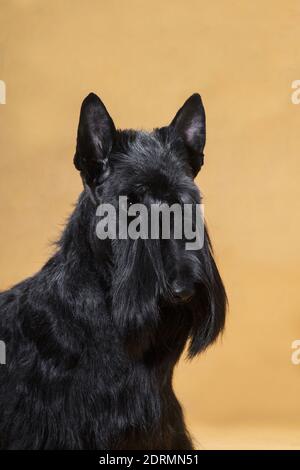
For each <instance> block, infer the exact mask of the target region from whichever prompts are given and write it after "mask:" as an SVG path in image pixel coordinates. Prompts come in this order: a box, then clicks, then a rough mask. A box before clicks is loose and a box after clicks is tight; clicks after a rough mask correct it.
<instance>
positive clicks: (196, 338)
mask: <svg viewBox="0 0 300 470" xmlns="http://www.w3.org/2000/svg"><path fill="white" fill-rule="evenodd" d="M205 138H206V132H205V112H204V107H203V104H202V101H201V98H200V96H199V95H198V94H194V95H192V96H191V97H190V98H189V99H188V100H187V101H186V102H185V103H184V105H183V106H182V108H180V109H179V111H178V112H177V114H176V116H175V118H174V119H173V120H172V122H171V124H170V125H169V126H166V127H162V128H159V129H155V130H154V131H152V132H150V133H146V132H141V131H132V130H125V131H120V130H116V128H115V125H114V123H113V120H112V119H111V117H110V115H109V114H108V112H107V110H106V108H105V106H104V104H103V103H102V101H101V100H100V99H99V98H98V97H97V96H96V95H94V94H90V95H89V96H88V97H87V98H86V99H85V100H84V102H83V104H82V108H81V114H80V121H79V128H78V137H77V148H76V154H75V157H74V163H75V166H76V168H77V169H78V170H79V171H80V173H81V176H82V179H83V182H84V186H85V191H86V193H87V194H88V197H89V198H90V199H91V201H93V202H94V204H95V206H99V208H100V212H98V215H101V217H102V218H101V219H100V223H102V222H103V220H104V212H105V211H104V212H103V211H102V212H101V209H103V208H104V207H105V210H107V215H108V216H111V218H112V219H113V218H114V217H112V212H111V213H110V210H109V205H111V206H112V209H114V208H115V210H116V212H115V219H114V220H113V221H112V222H113V223H116V230H115V231H114V229H112V232H113V234H112V233H110V238H111V240H110V248H111V253H112V290H111V301H112V315H113V318H114V319H115V321H116V324H117V326H118V328H120V329H121V330H122V332H123V333H125V334H127V335H137V337H138V336H139V334H141V337H142V332H144V331H151V330H153V329H155V328H157V326H158V325H159V322H160V314H161V311H162V310H164V311H167V312H170V315H171V312H172V309H173V310H174V309H176V310H177V311H178V310H181V311H182V312H183V314H186V315H189V316H190V337H191V343H190V354H191V355H194V354H196V353H198V352H199V351H200V350H202V349H204V348H205V347H206V346H207V345H208V344H209V343H211V342H212V341H213V340H214V339H215V338H216V336H217V335H218V333H219V332H220V331H221V329H222V328H223V325H224V317H225V304H226V296H225V291H224V287H223V284H222V281H221V278H220V276H219V273H218V270H217V268H216V265H215V262H214V260H213V256H212V251H211V245H210V241H209V238H208V235H207V232H206V229H205V228H204V224H203V220H202V219H201V215H200V213H199V208H200V203H201V197H200V193H199V190H198V188H197V186H196V185H195V183H194V178H195V176H196V175H197V174H198V172H199V170H200V168H201V166H202V165H203V150H204V145H205ZM168 208H169V209H170V210H169V211H168ZM178 211H179V212H178ZM95 214H96V208H95ZM124 215H125V216H126V217H125V218H124V217H123V216H124ZM95 220H96V218H95ZM124 220H125V222H124ZM107 222H108V223H109V222H110V221H109V220H107ZM121 223H122V224H123V226H122V229H121ZM124 223H125V226H126V228H127V229H128V230H127V232H126V233H125V234H124ZM155 224H156V226H155V227H154V225H155ZM164 224H166V225H164ZM187 226H188V227H189V233H188V230H187ZM101 227H102V228H103V225H101ZM168 228H169V230H168ZM164 229H166V232H164V231H163V230H164ZM120 230H122V235H121V236H120ZM95 231H96V227H95ZM200 232H201V233H200ZM100 238H101V235H100ZM99 243H100V241H99ZM193 243H194V245H193ZM187 247H189V248H188V249H187Z"/></svg>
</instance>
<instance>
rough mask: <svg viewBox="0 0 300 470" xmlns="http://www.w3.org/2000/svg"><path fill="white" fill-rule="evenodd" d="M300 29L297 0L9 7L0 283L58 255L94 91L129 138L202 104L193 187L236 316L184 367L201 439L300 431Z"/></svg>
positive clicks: (20, 2)
mask: <svg viewBox="0 0 300 470" xmlns="http://www.w3.org/2000/svg"><path fill="white" fill-rule="evenodd" d="M299 18H300V3H299V1H296V0H295V1H294V0H286V1H284V2H283V1H280V0H278V1H277V0H262V1H258V0H257V1H250V0H246V1H243V2H240V1H237V0H236V1H235V0H226V1H215V2H209V1H202V0H198V1H196V0H186V1H184V0H163V1H162V0H151V1H142V0H140V1H138V0H123V1H121V0H118V1H116V0H110V1H105V0H98V1H92V0H86V1H83V0H82V1H78V0H72V1H70V0H61V1H58V0H52V1H51V2H46V1H38V0H2V1H1V4H0V79H1V80H4V81H5V82H6V86H7V97H6V101H7V102H6V104H5V105H0V142H1V158H0V210H1V232H0V258H1V272H0V287H1V288H7V287H8V286H10V285H11V284H13V283H15V282H17V281H19V280H21V279H22V278H23V277H25V276H28V275H30V274H32V273H33V272H35V271H36V270H37V269H38V268H39V267H40V266H41V264H42V263H43V262H44V261H45V260H46V259H47V257H48V256H49V254H50V253H51V251H52V248H51V245H50V242H52V241H54V240H55V239H56V238H57V237H58V235H59V232H60V230H61V226H62V224H63V222H64V220H65V218H66V216H67V215H68V214H69V213H70V211H71V210H72V205H73V203H74V202H75V200H76V197H77V195H78V193H79V191H80V190H81V181H80V178H79V175H78V174H77V172H76V171H75V169H74V168H73V165H72V157H73V153H74V148H75V137H76V127H77V122H78V114H79V107H80V104H81V101H82V99H83V97H84V96H85V95H86V94H87V93H88V92H89V91H92V90H93V91H95V92H96V93H98V94H99V95H100V96H101V98H102V99H103V100H104V102H105V104H106V105H107V107H108V109H109V111H110V113H111V115H112V116H113V118H114V120H115V122H116V124H117V125H118V126H119V127H144V128H152V127H153V126H159V125H165V124H166V123H168V122H169V121H170V119H171V118H172V117H173V116H174V114H175V112H176V111H177V109H178V108H179V107H180V106H181V104H182V103H183V101H184V100H185V99H186V98H187V97H188V96H189V95H190V94H191V93H193V92H195V91H197V92H200V93H201V95H202V97H203V100H204V103H205V106H206V111H207V132H208V136H207V137H208V141H207V147H206V164H205V167H204V168H203V170H202V172H201V173H200V175H199V177H198V180H197V181H198V183H199V185H200V187H201V189H202V191H203V193H204V196H205V214H206V219H207V221H208V225H209V227H210V232H211V234H212V239H213V242H214V246H215V251H216V257H217V260H218V263H219V266H220V269H221V272H222V275H223V278H224V282H225V284H226V287H227V290H228V297H229V304H230V310H229V315H228V322H227V328H226V332H225V334H224V336H223V339H222V341H220V342H218V344H217V345H215V346H213V347H212V348H210V349H209V350H208V351H207V352H206V353H205V354H204V355H203V356H202V357H200V358H199V359H198V360H196V361H194V362H193V363H187V362H184V361H182V363H181V364H180V366H179V368H178V369H177V373H176V388H177V393H178V395H179V397H180V399H181V401H182V402H183V404H184V407H185V410H186V415H187V419H188V421H189V423H190V426H191V428H192V430H193V432H195V433H197V432H198V431H197V430H198V427H199V426H200V425H203V423H207V425H208V426H210V425H211V426H216V427H217V426H225V427H226V426H227V425H229V424H231V425H232V423H233V424H234V423H237V425H240V423H243V424H244V425H248V424H249V426H250V425H254V426H260V424H261V423H267V424H268V425H271V426H273V425H274V426H281V425H282V426H283V425H287V426H288V425H295V426H296V427H297V426H298V427H299V415H300V398H299V397H300V365H299V366H296V365H293V364H292V363H291V360H290V357H291V343H292V341H293V340H294V339H297V338H299V339H300V287H299V283H300V250H299V230H300V219H299V209H300V184H299V175H300V143H299V129H300V104H299V105H295V104H293V103H292V101H291V93H292V89H291V83H292V81H293V80H296V79H297V78H298V79H300V52H299V51H300V48H299V41H300V28H299ZM299 444H300V442H299Z"/></svg>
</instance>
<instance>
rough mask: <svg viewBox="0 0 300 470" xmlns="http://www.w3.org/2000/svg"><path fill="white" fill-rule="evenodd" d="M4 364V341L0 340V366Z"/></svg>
mask: <svg viewBox="0 0 300 470" xmlns="http://www.w3.org/2000/svg"><path fill="white" fill-rule="evenodd" d="M1 364H6V346H5V343H4V341H1V340H0V365H1Z"/></svg>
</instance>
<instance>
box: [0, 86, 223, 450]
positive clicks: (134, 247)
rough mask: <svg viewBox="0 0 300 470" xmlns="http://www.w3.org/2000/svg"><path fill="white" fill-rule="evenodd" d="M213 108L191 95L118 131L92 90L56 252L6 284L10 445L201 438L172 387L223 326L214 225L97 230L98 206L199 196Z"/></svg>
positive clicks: (3, 418)
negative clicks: (70, 204) (190, 238)
mask: <svg viewBox="0 0 300 470" xmlns="http://www.w3.org/2000/svg"><path fill="white" fill-rule="evenodd" d="M204 144H205V113H204V108H203V105H202V102H201V98H200V96H199V95H198V94H194V95H192V96H191V97H190V98H189V99H188V100H187V101H186V103H185V104H184V105H183V107H182V108H181V109H180V110H179V111H178V113H177V114H176V116H175V118H174V119H173V121H172V123H171V124H170V125H169V126H167V127H163V128H160V129H155V130H154V131H153V132H151V133H145V132H138V131H133V130H125V131H119V130H116V128H115V126H114V123H113V121H112V119H111V117H110V116H109V114H108V112H107V110H106V108H105V106H104V105H103V103H102V102H101V100H100V99H99V98H98V97H97V96H95V95H94V94H90V95H89V96H88V97H87V98H86V99H85V100H84V102H83V105H82V108H81V114H80V121H79V129H78V137H77V149H76V154H75V157H74V163H75V166H76V168H77V169H78V170H79V171H80V173H81V177H82V179H83V183H84V191H83V193H82V194H81V196H80V198H79V201H78V204H77V206H76V208H75V211H74V213H73V214H72V216H71V218H70V220H69V222H68V224H67V226H66V228H65V230H64V232H63V235H62V237H61V240H60V242H59V243H58V249H57V251H56V253H55V254H54V256H53V257H52V258H51V259H50V260H49V261H48V262H47V263H46V265H45V266H44V267H43V268H42V270H41V271H40V272H38V273H37V274H36V275H35V276H33V277H31V278H29V279H26V280H25V281H23V282H21V283H20V284H18V285H16V286H15V287H13V288H12V289H11V290H9V291H6V292H4V293H2V294H1V296H0V309H1V310H0V339H1V340H3V341H4V342H5V344H6V364H5V365H0V387H1V389H0V448H2V449H192V448H193V447H192V442H191V439H190V437H189V434H188V432H187V430H186V428H185V424H184V419H183V415H182V410H181V407H180V405H179V403H178V401H177V399H176V397H175V395H174V392H173V389H172V375H173V369H174V365H175V364H176V362H177V361H178V360H179V357H180V355H181V353H182V351H183V349H184V347H185V344H186V342H187V341H189V356H190V357H193V356H195V355H196V354H198V353H199V352H200V351H202V350H203V349H205V348H206V347H207V346H208V345H209V344H210V343H211V342H213V341H214V340H215V338H216V337H217V335H218V334H219V332H220V331H221V330H222V328H223V326H224V318H225V306H226V295H225V291H224V287H223V284H222V281H221V278H220V275H219V273H218V270H217V268H216V265H215V262H214V260H213V256H212V251H211V245H210V241H209V238H208V235H207V232H206V231H205V238H204V244H203V247H202V249H200V250H194V251H193V250H192V251H188V250H186V249H185V246H184V240H177V239H170V240H165V239H159V240H143V239H136V240H132V239H124V240H121V239H115V240H111V239H109V238H107V239H105V240H100V239H99V238H98V237H97V235H96V229H95V227H96V223H97V217H96V206H98V205H99V204H103V203H104V202H110V203H112V204H114V205H115V204H116V201H117V199H118V197H119V196H120V195H126V196H127V197H128V199H129V200H130V202H143V203H144V204H146V205H149V204H151V203H152V202H153V201H162V202H166V203H168V204H171V203H174V202H176V203H179V204H184V203H191V204H194V205H195V204H198V203H199V202H200V195H199V192H198V190H197V187H196V185H195V184H194V181H193V179H194V177H195V176H196V175H197V173H198V171H199V170H200V168H201V165H202V163H203V148H204Z"/></svg>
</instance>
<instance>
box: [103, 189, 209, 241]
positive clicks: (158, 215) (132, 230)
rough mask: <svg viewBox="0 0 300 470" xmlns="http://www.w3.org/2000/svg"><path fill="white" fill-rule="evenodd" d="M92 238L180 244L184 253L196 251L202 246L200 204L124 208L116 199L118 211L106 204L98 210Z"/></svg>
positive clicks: (125, 201)
mask: <svg viewBox="0 0 300 470" xmlns="http://www.w3.org/2000/svg"><path fill="white" fill-rule="evenodd" d="M96 216H97V217H99V219H100V220H99V221H98V223H97V226H96V234H97V236H98V238H100V240H105V239H107V238H109V239H111V240H116V239H118V240H126V239H128V238H130V239H132V240H137V239H139V238H140V239H143V240H146V239H152V240H158V239H163V240H169V239H171V238H172V239H175V240H184V241H185V249H186V250H200V249H201V248H202V247H203V243H204V206H203V204H179V203H174V204H172V205H168V204H166V203H155V204H151V205H150V208H149V207H148V206H146V205H145V204H128V198H127V196H120V197H119V200H118V207H117V208H116V207H115V206H114V205H113V204H110V203H106V204H101V205H99V206H98V208H97V211H96Z"/></svg>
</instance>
